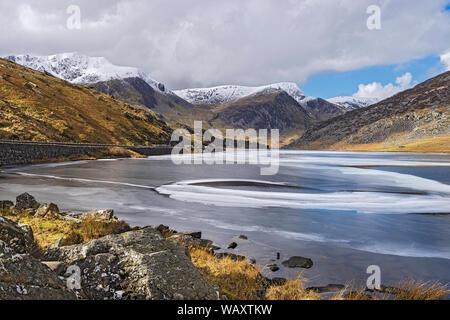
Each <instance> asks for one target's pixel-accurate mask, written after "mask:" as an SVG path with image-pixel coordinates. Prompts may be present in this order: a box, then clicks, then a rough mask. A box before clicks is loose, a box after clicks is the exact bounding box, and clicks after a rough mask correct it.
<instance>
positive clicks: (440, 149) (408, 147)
mask: <svg viewBox="0 0 450 320" xmlns="http://www.w3.org/2000/svg"><path fill="white" fill-rule="evenodd" d="M330 150H336V151H373V152H420V153H450V135H443V136H438V137H424V138H421V139H410V140H402V139H399V140H398V141H397V140H388V141H385V142H379V143H370V144H356V145H351V144H347V143H344V142H342V143H338V144H336V145H334V146H333V147H331V148H330Z"/></svg>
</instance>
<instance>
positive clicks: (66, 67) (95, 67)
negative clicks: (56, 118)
mask: <svg viewBox="0 0 450 320" xmlns="http://www.w3.org/2000/svg"><path fill="white" fill-rule="evenodd" d="M5 59H8V60H10V61H12V62H15V63H18V64H20V65H23V66H25V67H28V68H31V69H35V70H38V71H42V72H45V71H46V72H48V73H50V74H52V75H53V76H55V77H58V78H61V79H63V80H66V81H69V82H71V83H76V84H90V83H96V82H100V81H109V80H114V79H126V78H134V77H137V78H141V79H142V80H144V81H145V82H147V83H148V84H149V85H150V86H152V87H153V88H154V89H156V90H159V91H165V88H164V85H163V84H162V83H160V82H158V81H156V80H153V79H152V78H150V77H149V76H148V75H147V74H146V73H144V72H142V71H140V70H139V69H137V68H134V67H123V66H116V65H114V64H112V63H111V62H109V61H108V60H107V59H106V58H103V57H89V56H86V55H82V54H79V53H75V52H72V53H61V54H55V55H50V56H31V55H14V56H8V57H5Z"/></svg>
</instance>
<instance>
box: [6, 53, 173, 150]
mask: <svg viewBox="0 0 450 320" xmlns="http://www.w3.org/2000/svg"><path fill="white" fill-rule="evenodd" d="M0 110H1V111H0V113H1V120H0V139H13V140H33V141H59V142H87V143H106V144H125V145H134V144H137V145H147V144H153V143H166V142H167V141H168V140H169V139H170V133H171V129H170V128H169V127H168V126H167V125H166V123H165V122H164V121H161V120H159V119H158V118H157V116H156V114H155V113H154V112H152V111H150V110H148V108H143V107H141V106H133V105H130V104H128V103H125V102H122V101H119V100H116V99H114V98H112V97H110V96H108V95H105V94H101V93H99V92H97V91H95V90H93V89H91V88H88V87H85V86H82V85H76V84H71V83H69V82H66V81H64V80H61V79H58V78H56V77H54V76H52V75H50V74H48V73H43V72H39V71H35V70H32V69H29V68H26V67H23V66H21V65H18V64H16V63H12V62H10V61H7V60H4V59H0Z"/></svg>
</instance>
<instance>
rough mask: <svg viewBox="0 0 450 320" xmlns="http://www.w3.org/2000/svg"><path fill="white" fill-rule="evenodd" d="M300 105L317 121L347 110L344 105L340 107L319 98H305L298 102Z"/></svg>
mask: <svg viewBox="0 0 450 320" xmlns="http://www.w3.org/2000/svg"><path fill="white" fill-rule="evenodd" d="M300 106H302V108H303V109H305V111H306V112H307V113H308V114H309V115H310V116H311V117H312V118H314V119H316V120H318V121H325V120H328V119H331V118H334V117H337V116H339V115H341V114H344V113H345V112H347V111H348V110H347V109H346V108H345V107H341V106H339V105H336V104H333V103H331V102H328V101H327V100H324V99H321V98H311V97H308V98H305V99H303V100H302V101H301V102H300Z"/></svg>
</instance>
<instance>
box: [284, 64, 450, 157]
mask: <svg viewBox="0 0 450 320" xmlns="http://www.w3.org/2000/svg"><path fill="white" fill-rule="evenodd" d="M289 147H291V148H296V149H328V150H348V151H350V150H352V151H409V152H446V153H447V152H450V72H446V73H443V74H441V75H439V76H437V77H435V78H433V79H430V80H428V81H426V82H424V83H421V84H419V85H417V86H416V87H414V88H412V89H410V90H406V91H404V92H401V93H399V94H397V95H395V96H393V97H391V98H388V99H386V100H383V101H381V102H379V103H377V104H375V105H373V106H370V107H367V108H362V109H358V110H354V111H351V112H347V113H345V114H343V115H341V116H338V117H336V118H334V119H331V120H328V121H324V122H321V123H319V124H317V125H315V126H313V127H312V128H310V129H308V130H307V131H306V132H305V134H304V135H303V136H302V137H301V138H300V139H298V140H297V141H295V142H294V143H293V144H291V145H290V146H289Z"/></svg>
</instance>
